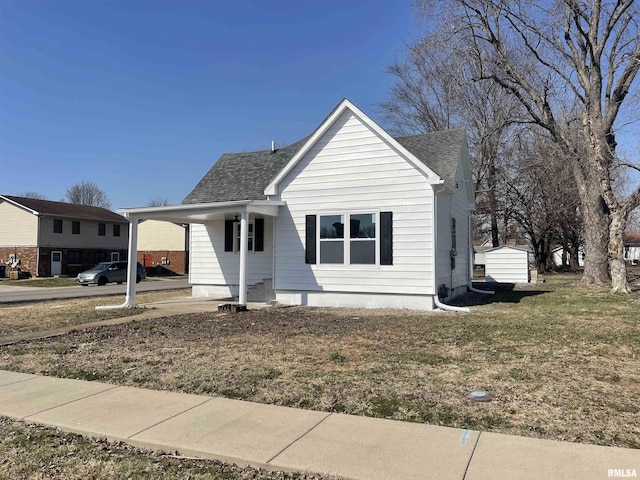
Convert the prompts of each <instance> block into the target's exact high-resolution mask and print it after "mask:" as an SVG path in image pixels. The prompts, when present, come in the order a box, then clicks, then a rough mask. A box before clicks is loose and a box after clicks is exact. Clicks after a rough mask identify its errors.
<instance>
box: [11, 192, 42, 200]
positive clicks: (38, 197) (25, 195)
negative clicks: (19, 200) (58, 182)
mask: <svg viewBox="0 0 640 480" xmlns="http://www.w3.org/2000/svg"><path fill="white" fill-rule="evenodd" d="M18 196H19V197H23V198H33V199H35V200H46V199H47V196H46V195H45V194H43V193H38V192H24V193H21V194H20V195H18Z"/></svg>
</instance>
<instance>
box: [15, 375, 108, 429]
mask: <svg viewBox="0 0 640 480" xmlns="http://www.w3.org/2000/svg"><path fill="white" fill-rule="evenodd" d="M87 383H89V382H87ZM114 388H120V387H119V386H118V385H113V386H112V387H111V388H106V389H104V390H100V391H99V392H94V393H90V394H89V395H85V396H84V397H79V398H74V399H73V400H69V401H68V402H64V403H61V404H59V405H54V406H53V407H49V408H45V409H44V410H40V411H39V412H35V413H30V414H29V415H26V416H24V417H22V420H26V419H27V418H29V417H33V416H35V415H40V414H41V413H44V412H48V411H49V410H55V409H56V408H60V407H64V406H65V405H69V404H71V403H75V402H79V401H80V400H84V399H85V398H89V397H95V396H96V395H100V394H103V393H105V392H109V391H111V390H113V389H114Z"/></svg>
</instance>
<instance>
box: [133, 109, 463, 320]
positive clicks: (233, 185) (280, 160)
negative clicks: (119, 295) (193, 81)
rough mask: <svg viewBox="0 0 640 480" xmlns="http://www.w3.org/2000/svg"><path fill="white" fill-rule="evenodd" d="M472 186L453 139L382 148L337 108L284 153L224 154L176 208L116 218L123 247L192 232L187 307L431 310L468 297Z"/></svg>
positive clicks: (372, 131) (450, 134)
mask: <svg viewBox="0 0 640 480" xmlns="http://www.w3.org/2000/svg"><path fill="white" fill-rule="evenodd" d="M471 180H472V179H471V170H470V163H469V154H468V149H467V143H466V136H465V132H464V130H451V131H444V132H433V133H428V134H422V135H412V136H403V137H393V136H391V135H390V134H389V133H387V132H386V131H385V130H383V129H382V128H381V127H380V126H379V125H377V124H376V123H375V122H374V121H373V120H372V119H371V118H369V117H368V116H367V115H366V114H365V113H363V112H362V111H361V110H360V109H358V108H357V107H356V106H355V105H354V104H352V103H351V102H350V101H349V100H346V99H345V100H343V101H341V102H340V103H339V104H338V105H337V107H336V108H335V109H334V110H333V111H332V112H331V113H330V114H329V116H328V117H327V118H326V119H325V120H324V121H323V122H322V123H321V124H320V125H319V126H318V127H317V128H316V130H315V131H314V132H313V133H312V134H311V135H310V136H308V137H306V138H304V139H302V140H300V141H298V142H296V143H294V144H292V145H289V146H288V147H284V148H280V149H275V148H272V149H270V150H264V151H258V152H241V153H232V154H224V155H222V156H221V157H220V159H218V161H217V162H216V163H215V164H214V165H213V167H212V168H211V170H210V171H209V172H208V173H207V174H206V175H205V176H204V177H203V178H202V180H201V181H200V182H199V183H198V184H197V185H196V187H195V188H194V189H193V191H192V192H191V193H190V194H189V195H188V196H187V197H186V198H185V200H184V201H183V204H182V205H177V206H164V207H147V208H133V209H124V210H122V212H123V214H124V215H125V216H127V217H128V218H129V219H130V220H131V232H132V234H131V238H132V242H133V243H135V242H136V238H137V228H138V221H139V220H143V219H156V220H164V221H170V222H182V223H190V224H191V226H190V267H189V279H190V283H191V284H192V292H193V296H211V297H229V296H234V297H237V298H238V300H239V303H241V304H244V303H246V301H247V298H249V299H250V298H251V289H252V288H253V287H255V286H259V287H260V292H261V293H262V296H263V297H264V298H263V299H267V298H273V299H275V300H277V301H278V302H280V303H282V304H288V305H319V306H358V307H407V308H418V309H432V308H434V306H435V304H436V301H444V300H447V299H451V298H453V297H455V296H457V295H460V294H463V293H466V292H467V288H468V286H470V285H471V268H472V253H473V251H472V248H471V236H470V217H471V212H472V211H473V210H474V208H475V204H474V192H473V188H472V185H473V183H472V181H471ZM131 245H132V244H130V250H132V248H135V247H131ZM129 288H130V290H129V292H128V295H127V302H126V303H127V304H133V303H134V302H135V284H132V282H130V284H129ZM132 297H133V299H132Z"/></svg>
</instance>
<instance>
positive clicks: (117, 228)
mask: <svg viewBox="0 0 640 480" xmlns="http://www.w3.org/2000/svg"><path fill="white" fill-rule="evenodd" d="M113 236H114V237H119V236H120V225H118V224H114V225H113Z"/></svg>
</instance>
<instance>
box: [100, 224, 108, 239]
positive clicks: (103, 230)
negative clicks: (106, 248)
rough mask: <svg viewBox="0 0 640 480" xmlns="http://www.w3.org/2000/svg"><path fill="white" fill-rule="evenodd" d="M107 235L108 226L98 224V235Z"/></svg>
mask: <svg viewBox="0 0 640 480" xmlns="http://www.w3.org/2000/svg"><path fill="white" fill-rule="evenodd" d="M106 234H107V224H106V223H99V224H98V235H99V236H101V237H104V236H105V235H106Z"/></svg>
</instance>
